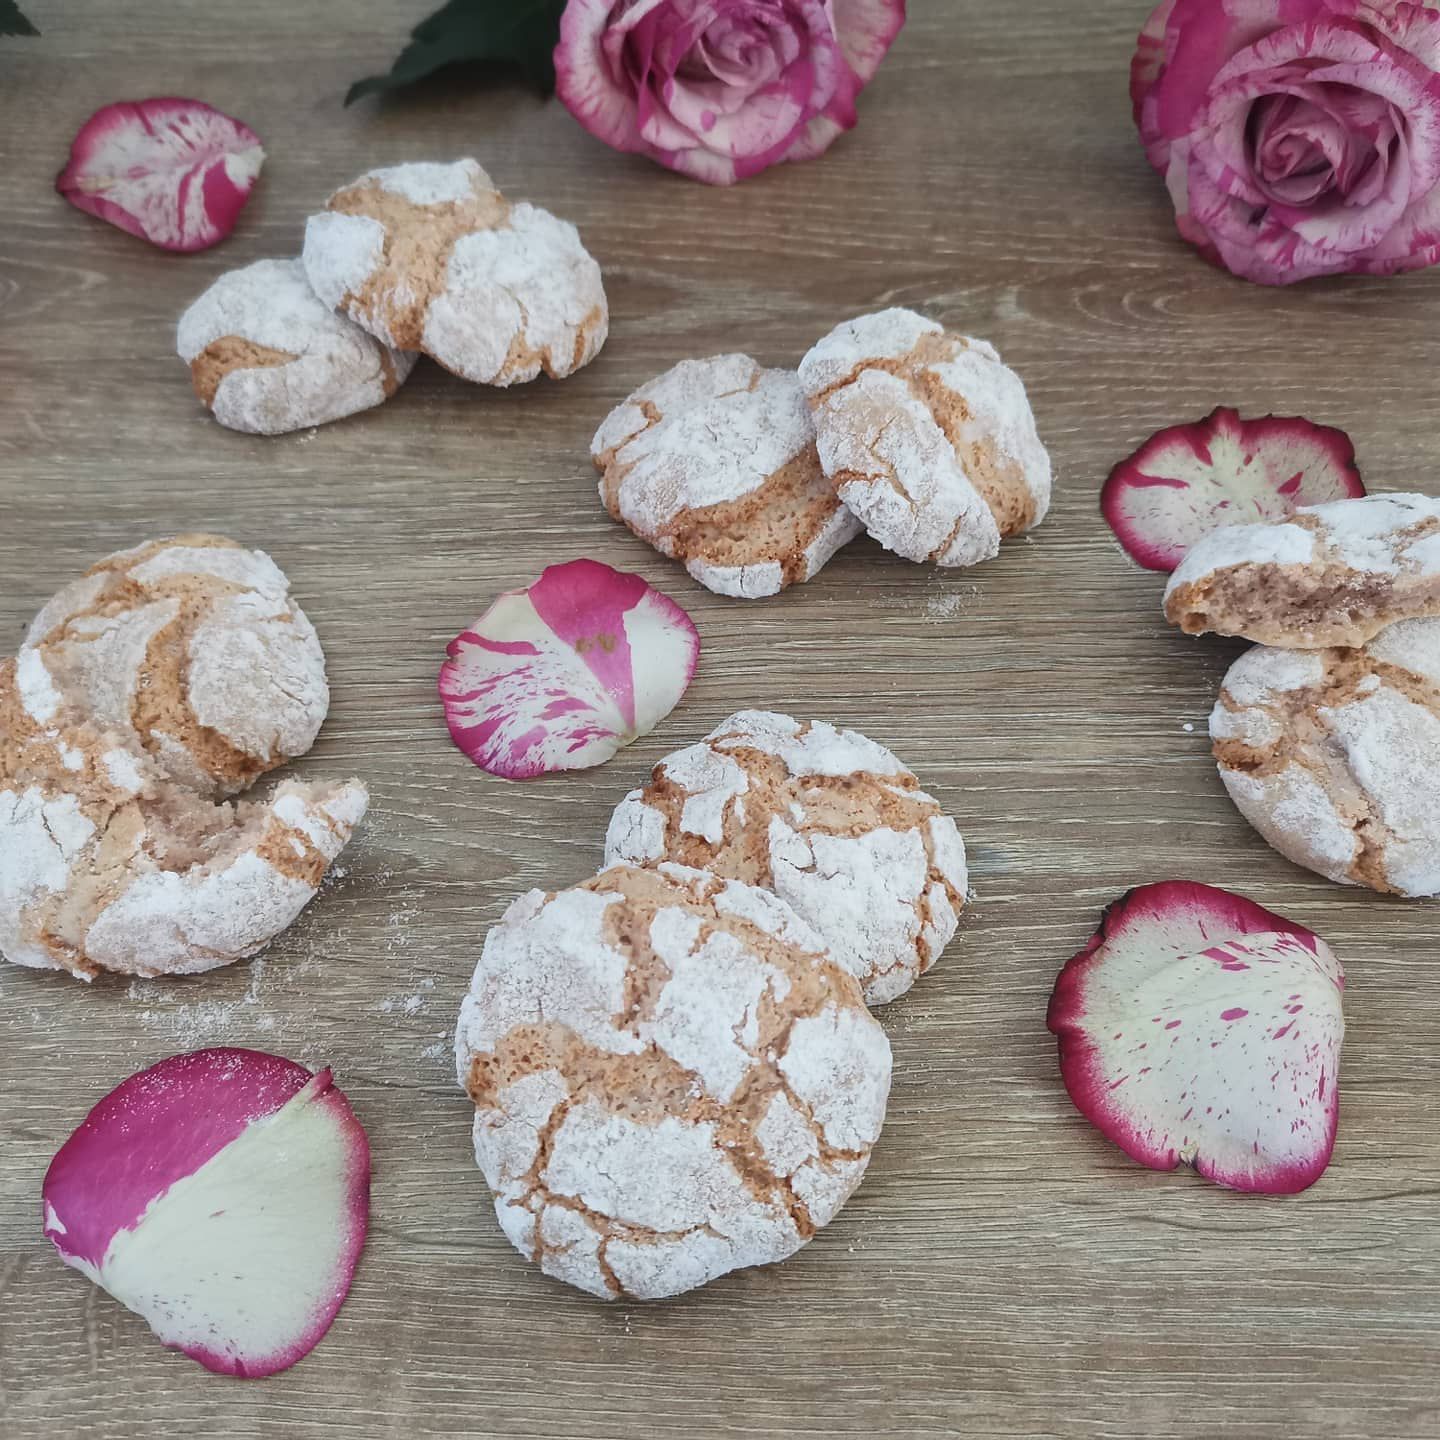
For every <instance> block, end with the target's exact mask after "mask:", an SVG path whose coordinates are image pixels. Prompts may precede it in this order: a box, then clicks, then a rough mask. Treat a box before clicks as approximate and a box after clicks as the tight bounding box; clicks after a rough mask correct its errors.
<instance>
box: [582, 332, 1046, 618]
mask: <svg viewBox="0 0 1440 1440" xmlns="http://www.w3.org/2000/svg"><path fill="white" fill-rule="evenodd" d="M591 453H592V456H593V458H594V461H595V464H596V467H597V468H598V469H599V470H600V472H601V475H602V479H601V482H600V495H601V499H602V500H603V501H604V503H605V507H606V509H607V510H608V511H609V512H610V514H611V515H612V516H613V517H614V518H615V519H616V520H619V521H621V522H623V523H624V524H625V525H628V526H629V527H630V529H631V530H632V531H634V533H635V534H636V535H638V536H639V537H640V538H641V539H643V540H645V541H647V542H648V543H649V544H651V545H653V546H654V547H655V548H656V549H657V550H659V551H660V552H661V553H662V554H665V555H669V556H671V557H673V558H674V559H677V560H679V561H681V562H682V563H683V564H684V566H685V568H686V569H687V570H688V571H689V572H690V574H691V575H692V576H694V578H695V579H696V580H698V581H699V582H700V583H701V584H702V585H704V586H706V587H707V588H709V589H711V590H714V591H716V592H717V593H718V594H721V595H731V596H736V597H739V598H743V599H755V598H758V597H763V596H769V595H775V594H777V593H778V592H779V591H781V590H783V589H785V588H786V587H787V586H790V585H796V584H800V583H802V582H804V581H806V580H809V579H811V578H812V577H813V576H814V575H815V574H816V573H817V572H818V571H819V570H820V569H821V567H822V566H823V565H824V564H825V563H826V562H827V561H828V560H829V559H830V558H831V556H833V555H834V554H835V552H836V551H837V550H839V549H840V548H841V546H843V545H846V544H848V543H849V542H850V541H851V540H853V539H855V538H856V536H858V535H859V534H861V532H862V531H864V532H868V533H869V534H870V535H871V536H873V537H874V538H875V539H876V540H878V541H879V542H880V543H881V544H882V545H884V546H885V548H886V549H888V550H892V551H894V552H895V553H896V554H897V555H902V556H904V557H905V558H906V559H908V560H914V561H916V562H919V563H929V564H934V565H940V566H945V567H957V566H965V565H974V564H977V563H979V562H980V561H982V560H988V559H991V558H992V557H993V556H995V555H996V554H998V553H999V549H1000V542H1001V540H1002V539H1005V538H1008V537H1010V536H1013V535H1019V534H1021V533H1023V532H1024V531H1026V530H1029V529H1031V528H1032V527H1033V526H1035V525H1038V524H1039V523H1040V521H1041V520H1043V519H1044V518H1045V514H1046V511H1047V510H1048V509H1049V505H1050V489H1051V470H1050V458H1049V456H1048V455H1047V453H1046V451H1045V447H1044V446H1043V445H1042V444H1041V443H1040V438H1039V436H1038V434H1037V433H1036V429H1035V417H1034V415H1033V414H1032V412H1031V409H1030V403H1029V400H1028V399H1027V397H1026V394H1025V387H1024V385H1023V384H1022V383H1021V381H1020V379H1019V377H1018V376H1017V375H1016V374H1015V373H1014V371H1012V370H1010V369H1008V368H1007V367H1006V366H1005V365H1004V364H1002V363H1001V360H1000V357H999V355H998V354H997V353H996V351H995V350H994V348H993V347H992V346H990V345H988V344H987V343H986V342H985V341H983V340H971V339H968V338H966V337H965V336H962V335H955V334H951V333H949V332H947V331H946V330H944V329H943V328H942V327H941V326H939V325H937V324H936V323H935V322H934V321H932V320H927V319H925V318H924V316H921V315H917V314H915V313H913V312H912V311H909V310H886V311H883V312H881V313H880V314H876V315H867V316H864V317H862V318H860V319H857V320H851V321H847V322H846V323H845V324H843V325H841V326H839V327H838V328H837V329H836V330H834V331H833V332H832V333H831V334H829V335H827V336H826V337H825V338H824V339H823V340H821V341H820V343H819V344H818V345H816V346H815V347H814V349H812V350H811V351H810V353H809V354H808V355H806V357H805V358H804V360H803V361H801V363H800V367H799V371H798V373H797V372H794V371H790V370H767V369H764V368H762V367H761V366H760V365H758V364H757V363H756V362H755V361H754V360H752V359H750V357H749V356H747V355H717V356H714V357H712V358H710V359H708V360H686V361H684V362H682V363H681V364H679V365H677V366H675V368H674V369H672V370H669V371H667V372H666V373H665V374H664V375H661V376H659V377H658V378H657V379H655V380H652V381H651V382H650V383H649V384H647V385H644V386H642V387H641V388H640V389H639V390H637V391H636V392H635V393H634V394H633V395H631V396H630V397H629V399H628V400H626V402H625V403H624V404H623V405H621V406H620V407H619V408H618V409H616V410H615V411H614V412H613V413H612V414H611V415H610V416H609V417H608V418H607V419H606V421H605V422H604V424H603V425H601V427H600V429H599V431H598V432H597V433H596V435H595V439H594V442H593V444H592V447H591Z"/></svg>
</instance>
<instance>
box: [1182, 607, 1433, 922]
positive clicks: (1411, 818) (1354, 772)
mask: <svg viewBox="0 0 1440 1440" xmlns="http://www.w3.org/2000/svg"><path fill="white" fill-rule="evenodd" d="M1210 734H1211V737H1212V738H1213V740H1214V742H1215V758H1216V760H1217V761H1218V762H1219V765H1220V775H1221V778H1222V779H1223V780H1224V782H1225V788H1226V789H1227V790H1228V791H1229V792H1230V797H1231V799H1233V800H1234V802H1235V804H1236V805H1237V806H1238V807H1239V810H1240V812H1241V814H1242V815H1244V816H1245V818H1246V819H1247V820H1248V821H1249V822H1250V823H1251V824H1252V825H1253V826H1254V827H1255V828H1256V829H1257V830H1258V831H1259V832H1260V834H1261V835H1263V836H1264V837H1265V839H1266V840H1268V841H1269V842H1270V844H1271V845H1273V846H1274V847H1275V849H1277V850H1278V851H1279V852H1280V853H1281V854H1282V855H1284V856H1286V857H1287V858H1288V859H1290V860H1293V861H1294V862H1295V863H1296V864H1297V865H1303V866H1305V867H1306V868H1307V869H1310V870H1314V871H1316V872H1317V873H1319V874H1321V875H1324V876H1326V877H1327V878H1329V879H1331V880H1337V881H1339V882H1340V883H1342V884H1346V885H1364V886H1368V887H1369V888H1370V889H1372V890H1379V891H1383V892H1386V893H1389V894H1395V895H1407V896H1426V895H1437V894H1440V620H1406V621H1402V622H1400V623H1399V624H1397V625H1392V626H1390V627H1389V629H1386V630H1382V631H1381V632H1380V634H1379V635H1377V636H1376V637H1375V638H1374V639H1373V640H1372V641H1371V642H1370V643H1369V644H1368V645H1366V646H1364V647H1363V648H1362V649H1330V650H1304V651H1302V650H1281V649H1273V648H1269V647H1260V648H1256V649H1254V650H1250V651H1247V652H1246V653H1245V654H1244V655H1242V656H1241V657H1240V659H1239V660H1237V661H1236V662H1235V664H1234V665H1233V666H1232V667H1231V669H1230V673H1229V674H1228V675H1227V676H1226V677H1225V683H1224V686H1223V688H1222V689H1221V692H1220V699H1219V702H1218V703H1217V705H1216V707H1215V710H1214V713H1213V715H1212V716H1211V720H1210Z"/></svg>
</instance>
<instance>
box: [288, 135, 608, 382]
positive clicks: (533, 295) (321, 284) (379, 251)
mask: <svg viewBox="0 0 1440 1440" xmlns="http://www.w3.org/2000/svg"><path fill="white" fill-rule="evenodd" d="M303 258H304V263H305V273H306V275H307V276H308V277H309V280H310V284H311V286H312V287H313V288H314V290H315V293H316V294H317V295H318V296H319V297H320V298H321V300H323V301H324V302H325V303H326V304H327V305H329V306H331V307H333V308H334V309H336V310H338V311H340V312H341V314H343V315H346V316H348V317H349V318H350V319H351V320H353V321H354V322H355V323H356V324H357V325H359V326H361V327H362V328H363V329H365V330H368V331H369V332H370V334H372V335H373V336H375V337H376V338H377V339H378V340H381V341H383V342H384V343H385V344H387V345H390V346H393V347H395V348H396V349H399V350H421V351H424V353H425V354H427V355H429V356H431V358H432V359H434V360H436V361H438V362H439V363H440V364H441V365H443V366H444V367H445V368H446V369H447V370H450V371H453V372H454V373H455V374H456V375H460V376H462V377H464V378H465V379H466V380H472V381H475V382H476V383H478V384H483V385H502V386H503V385H514V384H518V383H521V382H523V381H528V380H533V379H534V378H535V377H536V376H537V375H539V374H540V373H541V371H544V373H545V374H547V375H549V376H551V377H552V378H554V379H559V378H562V377H564V376H566V375H570V374H573V373H574V372H575V371H576V370H579V369H580V368H581V367H582V366H583V365H587V364H589V362H590V361H591V360H593V359H594V358H595V356H596V355H597V354H598V353H599V352H600V347H601V346H602V345H604V343H605V338H606V335H607V333H608V329H609V313H610V312H609V308H608V305H607V302H606V298H605V287H604V283H603V281H602V279H601V275H600V267H599V266H598V265H597V264H596V263H595V261H594V259H593V258H592V257H591V255H590V253H589V252H588V251H587V250H586V249H585V247H584V245H583V244H582V243H581V241H580V234H579V231H577V230H576V228H575V227H574V226H573V225H571V224H569V223H568V222H566V221H564V220H559V219H557V218H556V217H555V216H554V215H552V214H550V212H549V211H547V210H541V209H538V208H537V207H535V206H534V205H528V204H524V203H520V204H512V203H511V202H510V201H509V200H507V199H506V198H505V197H504V196H503V195H502V194H501V193H500V192H499V191H498V190H497V189H496V188H495V185H494V183H493V182H492V181H491V179H490V177H489V176H488V175H487V174H486V173H485V171H484V170H482V169H481V168H480V166H479V165H478V164H476V162H475V161H474V160H459V161H456V162H455V163H454V164H450V165H439V164H412V165H395V166H390V167H388V168H386V169H381V170H371V171H369V172H368V173H367V174H365V175H362V176H361V177H360V178H359V179H358V180H356V181H354V182H353V183H352V184H350V185H347V186H345V187H344V188H343V189H341V190H337V191H336V192H335V194H334V195H332V196H331V197H330V199H329V200H328V201H327V202H326V208H325V210H324V211H323V212H321V213H320V214H318V215H312V216H311V217H310V219H309V221H307V223H306V226H305V247H304V254H303Z"/></svg>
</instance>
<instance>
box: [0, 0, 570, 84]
mask: <svg viewBox="0 0 1440 1440" xmlns="http://www.w3.org/2000/svg"><path fill="white" fill-rule="evenodd" d="M5 3H7V0H0V5H4V4H5ZM564 11H565V0H449V4H447V5H444V6H442V7H441V8H440V9H439V10H437V11H436V12H435V13H434V14H433V15H431V16H429V17H428V18H427V19H425V20H422V21H421V22H420V24H418V25H417V26H416V27H415V29H414V30H413V31H411V34H410V43H409V44H408V45H407V46H406V47H405V48H404V50H402V51H401V52H400V55H399V57H398V58H397V59H396V61H395V63H394V65H393V66H391V68H390V71H389V73H388V74H385V75H371V76H368V77H367V78H366V79H364V80H357V81H356V82H355V84H353V85H352V86H351V87H350V89H349V92H348V93H347V94H346V96H345V103H346V104H347V105H349V104H351V103H352V102H354V101H356V100H358V99H360V98H361V97H362V96H364V95H373V94H375V93H377V92H379V91H384V90H398V89H401V88H403V87H405V86H407V85H414V84H415V83H416V82H417V81H420V80H424V79H426V78H428V77H429V76H431V75H433V74H435V72H436V71H438V70H443V69H444V68H445V67H447V66H449V65H455V64H460V63H462V62H467V61H483V62H485V63H487V64H488V65H490V66H492V67H494V68H495V69H497V70H501V71H513V72H517V73H519V74H520V75H521V76H522V77H523V78H524V79H525V80H526V81H527V82H528V83H529V84H531V85H533V86H534V87H535V89H537V90H539V91H540V93H541V94H542V95H549V94H551V93H553V91H554V89H555V62H554V54H555V45H556V43H557V42H558V40H559V38H560V17H561V15H562V14H563V13H564Z"/></svg>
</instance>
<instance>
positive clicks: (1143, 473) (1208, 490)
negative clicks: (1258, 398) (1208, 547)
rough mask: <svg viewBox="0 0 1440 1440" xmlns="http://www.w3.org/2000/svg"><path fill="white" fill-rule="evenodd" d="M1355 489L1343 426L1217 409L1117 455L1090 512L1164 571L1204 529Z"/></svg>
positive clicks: (1350, 494)
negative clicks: (1249, 417) (1100, 516)
mask: <svg viewBox="0 0 1440 1440" xmlns="http://www.w3.org/2000/svg"><path fill="white" fill-rule="evenodd" d="M1364 494H1365V484H1364V481H1362V480H1361V478H1360V472H1359V470H1358V469H1357V468H1356V465H1355V446H1354V445H1353V443H1352V442H1351V440H1350V437H1349V436H1348V435H1347V434H1346V433H1345V432H1344V431H1343V430H1335V429H1332V428H1330V427H1329V426H1326V425H1316V424H1315V423H1314V422H1313V421H1310V420H1306V419H1303V418H1301V417H1298V416H1296V417H1293V418H1286V417H1282V416H1278V415H1267V416H1266V417H1265V418H1264V419H1261V420H1242V419H1241V418H1240V415H1239V412H1238V411H1235V410H1230V409H1226V408H1225V407H1223V406H1222V407H1221V408H1220V409H1218V410H1216V411H1214V412H1213V413H1212V414H1210V415H1209V416H1207V417H1206V418H1205V419H1204V420H1200V421H1197V422H1196V423H1195V424H1193V425H1173V426H1171V427H1170V428H1168V429H1166V430H1161V431H1160V432H1159V433H1158V434H1156V435H1152V436H1151V437H1150V439H1149V440H1147V441H1146V442H1145V443H1144V444H1143V445H1142V446H1141V447H1140V448H1139V449H1138V450H1137V451H1136V452H1135V453H1134V454H1133V455H1131V456H1130V457H1129V459H1127V460H1122V461H1121V462H1120V464H1119V465H1117V466H1116V467H1115V468H1114V470H1112V471H1111V472H1110V478H1109V479H1108V480H1106V482H1105V487H1104V489H1103V490H1102V491H1101V492H1100V509H1101V511H1102V512H1103V514H1104V516H1105V519H1106V520H1107V521H1108V522H1109V525H1110V528H1111V529H1112V530H1113V531H1114V532H1115V535H1116V538H1117V539H1118V540H1119V541H1120V543H1121V545H1123V546H1124V547H1125V552H1126V554H1128V555H1129V556H1130V558H1131V559H1132V560H1134V561H1135V563H1136V564H1137V565H1143V566H1144V567H1145V569H1147V570H1159V571H1163V572H1166V573H1168V572H1170V571H1172V570H1174V569H1175V567H1176V566H1177V565H1178V564H1179V563H1180V562H1181V561H1182V560H1183V559H1184V558H1185V554H1186V552H1187V551H1188V550H1189V549H1190V548H1191V546H1193V545H1194V544H1195V543H1196V542H1197V541H1199V540H1201V539H1203V538H1204V537H1205V536H1206V535H1208V534H1209V533H1210V532H1211V531H1212V530H1218V529H1220V528H1221V527H1222V526H1226V525H1248V524H1252V523H1254V522H1256V521H1261V520H1284V519H1286V518H1287V517H1288V516H1290V515H1293V514H1294V513H1295V511H1296V510H1298V509H1299V508H1300V507H1301V506H1302V505H1320V504H1324V503H1325V502H1326V501H1329V500H1351V499H1355V498H1356V497H1358V496H1361V495H1364Z"/></svg>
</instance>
